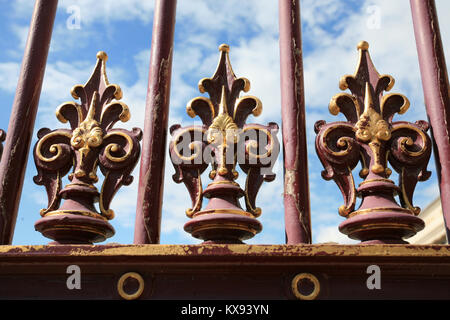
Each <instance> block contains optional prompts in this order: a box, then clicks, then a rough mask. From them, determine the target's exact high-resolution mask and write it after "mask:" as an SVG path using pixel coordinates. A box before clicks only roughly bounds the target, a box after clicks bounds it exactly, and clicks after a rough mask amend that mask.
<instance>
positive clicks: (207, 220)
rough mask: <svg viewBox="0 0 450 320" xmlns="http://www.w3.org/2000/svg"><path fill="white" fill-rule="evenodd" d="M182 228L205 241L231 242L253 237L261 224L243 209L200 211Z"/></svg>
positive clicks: (240, 241)
mask: <svg viewBox="0 0 450 320" xmlns="http://www.w3.org/2000/svg"><path fill="white" fill-rule="evenodd" d="M245 214H247V215H245ZM184 230H185V231H186V232H189V233H190V234H191V235H192V236H193V237H194V238H197V239H202V240H205V243H216V244H227V243H228V244H233V243H243V242H242V240H247V239H250V238H252V237H254V236H255V235H256V234H257V233H259V232H260V231H261V230H262V225H261V223H260V222H259V221H258V220H256V219H255V218H253V217H252V216H251V214H250V213H247V212H245V211H242V214H236V213H207V212H205V211H200V212H199V213H198V214H196V215H195V216H194V218H193V219H192V220H190V221H189V222H187V223H186V224H185V225H184Z"/></svg>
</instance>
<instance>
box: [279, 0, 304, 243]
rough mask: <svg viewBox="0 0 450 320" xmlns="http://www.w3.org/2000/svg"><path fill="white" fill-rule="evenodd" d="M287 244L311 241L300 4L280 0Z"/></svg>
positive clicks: (294, 1)
mask: <svg viewBox="0 0 450 320" xmlns="http://www.w3.org/2000/svg"><path fill="white" fill-rule="evenodd" d="M279 19H280V64H281V110H282V113H281V114H282V133H283V155H284V207H285V209H284V212H285V214H284V216H285V228H286V243H288V244H295V243H311V217H310V202H309V183H308V160H307V153H306V129H305V99H304V87H303V62H302V43H301V30H300V4H299V1H298V0H293V1H285V0H280V1H279Z"/></svg>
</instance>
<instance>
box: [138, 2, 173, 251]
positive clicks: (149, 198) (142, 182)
mask: <svg viewBox="0 0 450 320" xmlns="http://www.w3.org/2000/svg"><path fill="white" fill-rule="evenodd" d="M176 3H177V2H176V0H156V2H155V14H154V20H153V34H152V48H151V57H150V72H149V80H148V92H147V102H146V110H145V114H146V116H145V122H144V134H143V142H142V146H143V148H142V156H141V166H140V174H139V190H138V201H137V208H136V223H135V231H134V243H136V244H144V243H159V236H160V230H161V210H162V198H163V188H164V168H165V158H166V156H165V155H166V150H167V149H166V139H167V126H168V118H169V100H170V79H171V72H172V55H173V37H174V31H175V12H176Z"/></svg>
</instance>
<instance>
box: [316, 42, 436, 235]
mask: <svg viewBox="0 0 450 320" xmlns="http://www.w3.org/2000/svg"><path fill="white" fill-rule="evenodd" d="M368 48H369V44H368V43H367V42H365V41H361V42H360V43H359V44H358V45H357V49H358V50H359V61H358V66H357V68H356V72H355V73H354V74H353V75H345V76H343V77H342V78H341V80H340V82H339V87H340V88H341V89H342V90H346V89H349V90H350V92H351V94H349V93H339V94H337V95H335V96H334V97H333V98H332V99H331V101H330V104H329V110H330V113H331V114H333V115H337V114H338V113H343V114H344V116H345V117H346V119H347V121H340V122H334V123H329V124H326V123H325V121H323V120H321V121H318V122H317V123H316V125H315V129H316V133H317V137H316V150H317V154H318V156H319V158H320V160H321V162H322V164H323V165H324V167H325V170H324V171H323V172H322V176H323V178H324V179H326V180H330V179H333V180H334V181H335V182H336V183H337V184H338V186H339V188H340V190H341V191H342V194H343V196H344V204H343V205H342V206H341V207H340V208H339V214H340V215H342V216H344V217H346V218H347V220H346V221H345V222H343V223H342V224H341V225H340V230H341V232H343V233H345V234H347V235H348V236H349V237H351V238H353V239H360V240H362V241H366V242H367V241H369V242H370V241H372V242H384V243H404V240H403V238H407V237H410V236H412V235H414V234H415V233H416V232H418V231H420V230H421V229H423V227H424V223H423V221H422V220H421V219H419V218H418V217H416V215H418V214H419V212H420V209H419V208H418V207H414V206H413V204H412V198H413V193H414V189H415V186H416V184H417V182H418V181H424V180H426V179H428V177H429V176H430V174H431V173H430V172H429V171H427V169H426V167H427V164H428V160H429V158H430V153H431V140H430V138H429V137H428V135H427V134H426V131H427V130H428V124H427V123H426V122H425V121H417V122H416V123H408V122H405V121H398V122H393V121H392V120H393V117H394V115H395V114H396V113H398V114H403V113H405V112H406V111H407V110H408V108H409V101H408V99H407V98H406V97H405V96H404V95H402V94H397V93H390V94H387V95H383V93H384V91H389V90H390V89H391V88H392V86H393V85H394V79H393V78H392V77H391V76H389V75H380V74H379V73H378V72H377V71H376V69H375V67H374V65H373V63H372V60H371V58H370V55H369V52H368ZM359 162H360V163H361V166H362V169H361V171H360V173H359V175H360V176H361V178H363V179H364V180H363V181H362V182H361V183H360V184H359V186H358V187H356V186H355V182H354V179H353V174H352V170H353V169H354V168H355V167H356V166H357V165H358V163H359ZM389 164H390V165H391V166H392V167H393V168H394V169H395V170H396V171H397V172H398V173H399V183H398V185H396V184H395V183H394V182H393V181H392V180H390V179H389V177H390V175H391V173H392V170H391V169H390V168H389ZM396 194H399V195H400V205H398V204H397V202H396V201H395V199H394V196H395V195H396ZM357 196H360V197H361V198H362V201H361V205H360V206H359V208H358V209H355V208H356V197H357Z"/></svg>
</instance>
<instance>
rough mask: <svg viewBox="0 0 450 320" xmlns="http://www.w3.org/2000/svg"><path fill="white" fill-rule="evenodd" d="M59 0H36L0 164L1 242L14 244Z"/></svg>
mask: <svg viewBox="0 0 450 320" xmlns="http://www.w3.org/2000/svg"><path fill="white" fill-rule="evenodd" d="M57 5H58V0H36V2H35V6H34V11H33V16H32V19H31V23H30V30H29V33H28V40H27V44H26V47H25V52H24V56H23V60H22V67H21V71H20V76H19V81H18V84H17V89H16V95H15V97H14V102H13V106H12V111H11V118H10V121H9V126H8V132H7V137H6V141H5V147H4V152H3V158H2V161H1V164H0V241H1V244H11V242H12V238H13V235H14V227H15V224H16V219H17V212H18V209H19V202H20V196H21V194H22V187H23V179H24V176H25V170H26V164H27V160H28V151H29V149H30V143H31V138H32V134H33V127H34V122H35V119H36V113H37V109H38V103H39V97H40V94H41V88H42V81H43V78H44V72H45V65H46V63H47V56H48V50H49V47H50V40H51V35H52V30H53V23H54V21H55V14H56V8H57Z"/></svg>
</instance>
